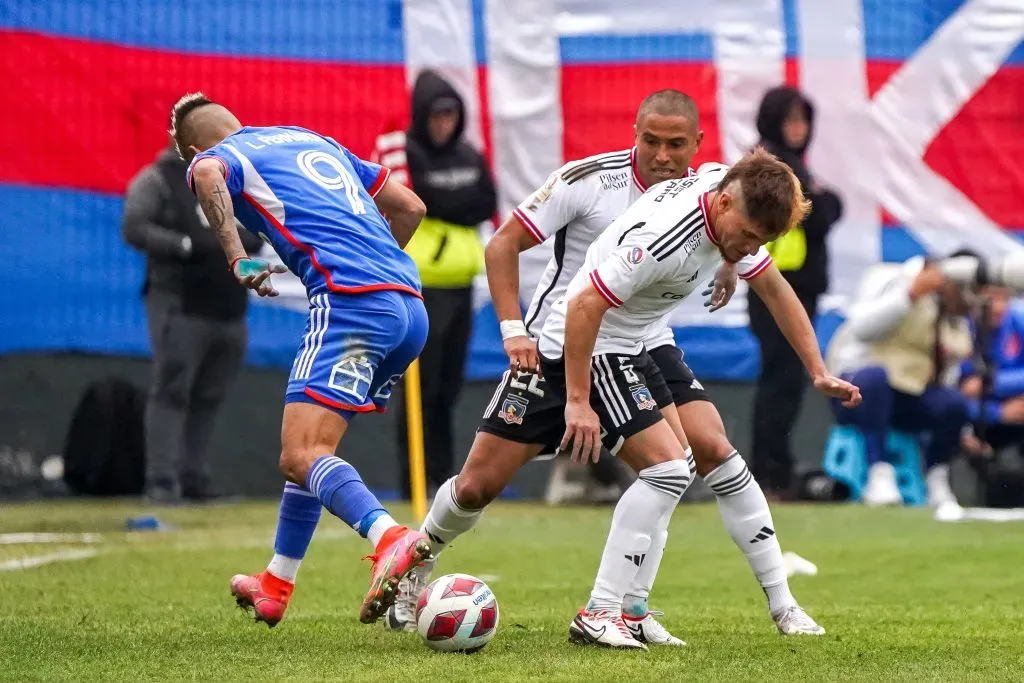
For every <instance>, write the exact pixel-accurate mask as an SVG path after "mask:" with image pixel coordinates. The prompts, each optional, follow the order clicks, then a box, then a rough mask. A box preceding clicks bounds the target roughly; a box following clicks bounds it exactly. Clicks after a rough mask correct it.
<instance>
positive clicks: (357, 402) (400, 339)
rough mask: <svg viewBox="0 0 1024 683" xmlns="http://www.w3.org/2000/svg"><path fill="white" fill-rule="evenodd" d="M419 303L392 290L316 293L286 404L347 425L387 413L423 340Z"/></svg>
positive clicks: (424, 319) (424, 329)
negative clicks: (308, 407) (321, 410)
mask: <svg viewBox="0 0 1024 683" xmlns="http://www.w3.org/2000/svg"><path fill="white" fill-rule="evenodd" d="M427 327H428V326H427V310H426V309H425V308H424V307H423V301H422V300H421V299H418V298H416V297H414V296H411V295H409V294H404V293H402V292H396V291H391V290H383V291H378V292H369V293H366V294H331V293H326V294H316V295H314V296H312V297H310V302H309V322H307V323H306V333H305V335H304V336H303V338H302V348H300V349H299V353H298V355H297V356H296V357H295V362H294V363H293V364H292V372H291V376H290V377H289V379H288V390H287V392H286V393H285V399H284V400H285V403H295V402H301V403H315V404H317V405H321V406H324V407H325V408H328V409H330V410H333V411H334V412H336V413H338V414H340V415H341V416H342V417H344V418H345V419H346V420H351V419H352V416H353V415H354V414H355V413H368V412H372V411H377V412H384V410H386V409H387V405H388V399H390V398H391V390H392V388H393V387H394V385H395V384H396V383H397V382H398V380H400V379H401V378H402V375H403V374H404V373H405V369H406V368H407V367H409V364H410V363H412V362H413V360H415V359H416V357H417V356H419V355H420V351H422V350H423V344H424V342H426V339H427Z"/></svg>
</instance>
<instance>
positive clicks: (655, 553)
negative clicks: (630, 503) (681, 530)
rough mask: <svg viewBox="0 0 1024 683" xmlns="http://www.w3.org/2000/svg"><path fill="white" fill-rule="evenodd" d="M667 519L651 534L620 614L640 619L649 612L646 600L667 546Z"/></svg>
mask: <svg viewBox="0 0 1024 683" xmlns="http://www.w3.org/2000/svg"><path fill="white" fill-rule="evenodd" d="M669 519H671V515H669V516H668V517H667V518H665V519H664V520H663V521H661V522H660V523H659V528H658V529H657V530H656V531H655V532H654V533H652V534H651V546H650V547H649V548H648V549H647V557H643V556H641V562H640V568H639V569H638V570H637V572H636V576H634V577H633V582H632V583H631V584H630V585H629V590H627V591H626V595H625V597H624V598H623V599H622V614H623V615H625V616H627V617H632V618H633V619H641V618H643V617H646V616H647V613H648V612H650V611H651V610H650V608H649V607H648V604H647V599H648V597H649V596H650V594H651V587H652V586H653V585H654V578H655V577H656V576H657V575H658V567H660V566H661V558H662V557H663V556H664V555H665V546H666V545H668V521H669Z"/></svg>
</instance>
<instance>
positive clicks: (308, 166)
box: [295, 149, 366, 215]
mask: <svg viewBox="0 0 1024 683" xmlns="http://www.w3.org/2000/svg"><path fill="white" fill-rule="evenodd" d="M295 161H296V163H298V165H299V170H300V171H302V172H303V173H304V174H305V175H306V177H307V178H309V179H310V180H312V181H313V182H314V183H316V184H317V185H319V186H320V187H323V188H325V189H328V190H334V191H337V190H344V191H345V196H346V197H347V198H348V203H349V206H351V207H352V213H354V214H356V215H359V214H364V213H366V204H365V203H364V202H363V200H362V198H361V197H360V196H359V187H360V186H359V184H358V183H357V182H356V181H355V179H354V178H353V177H352V174H351V173H349V172H348V169H347V168H345V165H344V164H342V163H341V161H339V160H338V159H337V158H336V157H333V156H331V155H330V154H328V153H327V152H324V151H321V150H319V149H307V150H305V151H303V152H299V154H298V156H297V157H295ZM322 171H325V172H326V174H325V173H324V172H322Z"/></svg>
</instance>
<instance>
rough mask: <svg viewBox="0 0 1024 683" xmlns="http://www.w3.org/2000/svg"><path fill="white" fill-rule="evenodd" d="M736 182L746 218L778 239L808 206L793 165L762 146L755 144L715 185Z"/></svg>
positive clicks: (800, 219)
mask: <svg viewBox="0 0 1024 683" xmlns="http://www.w3.org/2000/svg"><path fill="white" fill-rule="evenodd" d="M734 182H736V183H739V186H740V194H741V197H742V204H743V207H744V211H745V213H746V215H747V218H749V219H750V220H752V221H753V222H754V223H756V224H757V225H758V226H760V227H761V228H762V229H763V230H764V231H765V232H766V233H767V236H768V237H770V238H771V239H778V238H779V237H781V236H782V235H784V234H785V233H786V232H787V231H788V230H789V229H790V228H792V227H793V226H795V225H797V224H798V223H799V222H800V221H802V220H803V219H804V218H805V217H806V216H807V214H808V213H809V212H810V210H811V202H810V200H808V199H807V198H806V197H804V193H803V190H802V189H801V187H800V181H799V180H798V179H797V177H796V175H795V174H794V173H793V171H792V169H790V168H789V166H787V165H786V164H784V163H783V162H781V161H779V159H778V158H777V157H775V156H774V155H772V154H771V153H769V152H768V150H766V149H765V148H764V147H760V146H758V147H755V148H754V149H753V150H752V151H751V152H748V153H747V154H746V155H745V156H744V157H743V158H742V159H740V160H739V161H737V162H736V163H735V164H733V165H732V167H731V168H729V170H728V171H726V174H725V177H724V178H722V182H721V183H719V185H718V189H719V190H725V189H726V188H728V187H729V185H731V184H732V183H734Z"/></svg>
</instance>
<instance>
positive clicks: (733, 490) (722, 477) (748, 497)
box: [704, 451, 796, 613]
mask: <svg viewBox="0 0 1024 683" xmlns="http://www.w3.org/2000/svg"><path fill="white" fill-rule="evenodd" d="M704 483H705V484H707V485H708V487H709V488H710V489H711V490H712V491H714V492H715V495H716V496H717V497H718V511H719V512H720V513H721V515H722V522H723V523H724V524H725V530H726V531H728V532H729V535H730V536H732V540H733V542H735V543H736V545H737V546H738V547H739V549H740V550H741V551H743V554H744V555H746V557H747V562H748V563H749V564H750V568H751V569H752V570H754V576H756V577H757V580H758V583H760V584H761V588H763V589H764V592H765V595H767V596H768V609H769V610H770V611H771V612H772V613H776V612H778V611H780V610H783V609H785V608H787V607H791V606H793V605H796V600H794V599H793V595H792V593H790V592H789V580H788V578H787V577H786V567H785V565H784V564H783V561H782V548H781V546H779V539H778V537H777V536H776V535H775V522H773V521H772V512H771V510H770V509H768V500H767V499H766V498H765V497H764V492H763V491H762V490H761V487H760V486H759V485H758V483H757V482H756V481H755V480H754V475H752V474H751V473H750V470H748V469H747V463H745V462H744V461H743V458H742V456H740V454H739V453H736V452H735V451H733V454H732V455H731V456H730V457H729V459H728V460H726V461H725V462H723V463H722V464H721V465H719V466H718V467H716V468H715V469H714V471H712V472H711V473H710V474H708V476H706V477H704Z"/></svg>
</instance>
